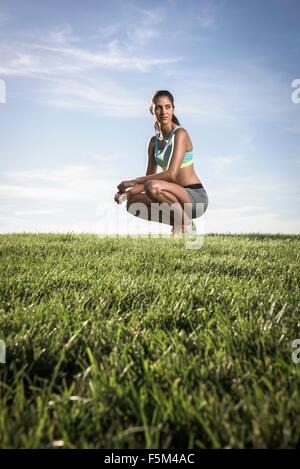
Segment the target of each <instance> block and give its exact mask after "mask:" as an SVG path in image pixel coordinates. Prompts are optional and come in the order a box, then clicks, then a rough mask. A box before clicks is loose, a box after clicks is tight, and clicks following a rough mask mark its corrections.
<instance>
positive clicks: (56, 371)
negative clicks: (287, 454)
mask: <svg viewBox="0 0 300 469" xmlns="http://www.w3.org/2000/svg"><path fill="white" fill-rule="evenodd" d="M0 259H1V264H0V266H1V267H0V269H1V286H0V288H1V290H0V308H1V314H0V339H2V340H4V341H5V343H6V363H3V364H0V447H2V448H51V447H64V448H131V449H134V448H224V447H226V448H253V447H255V448H266V447H268V448H280V447H296V446H299V444H300V418H299V417H300V363H299V364H295V363H294V362H293V360H292V352H293V348H292V341H293V340H294V339H297V338H300V315H299V311H300V292H299V260H300V235H294V236H293V235H281V236H280V235H273V236H271V235H270V236H268V235H256V234H254V235H206V236H205V238H204V245H203V247H202V248H201V249H196V250H193V249H186V248H185V243H184V241H183V240H173V241H172V240H171V239H167V238H149V239H147V238H146V239H142V238H131V237H129V238H110V237H106V238H105V237H104V238H101V237H97V236H96V235H75V234H7V235H4V234H2V235H0Z"/></svg>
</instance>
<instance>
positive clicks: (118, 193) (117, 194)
mask: <svg viewBox="0 0 300 469" xmlns="http://www.w3.org/2000/svg"><path fill="white" fill-rule="evenodd" d="M119 197H120V192H119V191H118V192H117V193H116V194H115V197H114V199H115V202H116V203H117V204H118V203H119Z"/></svg>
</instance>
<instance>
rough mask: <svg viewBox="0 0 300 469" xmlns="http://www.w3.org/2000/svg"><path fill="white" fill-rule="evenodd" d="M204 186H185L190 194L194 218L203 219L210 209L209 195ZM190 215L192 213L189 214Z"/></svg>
mask: <svg viewBox="0 0 300 469" xmlns="http://www.w3.org/2000/svg"><path fill="white" fill-rule="evenodd" d="M201 186H202V184H191V185H189V186H183V187H184V188H185V190H186V191H187V192H188V193H189V196H190V199H191V202H192V204H193V205H192V218H198V217H201V215H203V214H204V213H205V212H206V209H207V207H208V195H207V192H206V190H205V189H204V187H203V186H202V187H201ZM187 213H188V215H189V214H190V212H187Z"/></svg>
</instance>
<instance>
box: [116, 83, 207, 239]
mask: <svg viewBox="0 0 300 469" xmlns="http://www.w3.org/2000/svg"><path fill="white" fill-rule="evenodd" d="M174 110H175V106H174V99H173V96H172V94H171V93H170V92H169V91H167V90H160V91H157V92H156V93H155V94H154V95H153V97H152V101H151V106H150V112H151V113H152V114H153V115H154V116H155V124H154V128H155V131H156V135H155V136H153V137H152V138H151V139H150V142H149V145H148V166H147V171H146V176H142V177H139V178H136V179H133V180H130V181H122V182H121V183H120V184H119V185H118V186H117V187H118V190H119V192H117V194H116V195H115V201H116V202H119V197H122V194H123V193H124V192H125V191H126V189H128V188H130V187H132V189H130V190H129V191H126V195H127V210H128V211H129V212H130V206H131V205H132V204H133V203H135V202H139V203H143V204H144V205H145V207H146V208H147V210H146V211H147V218H146V219H147V220H151V221H159V222H160V223H166V221H165V220H162V221H161V220H160V219H159V220H157V219H155V220H154V219H153V218H151V204H152V203H153V202H155V203H156V204H157V203H163V202H166V203H167V204H168V205H169V206H170V205H172V207H171V210H170V217H169V220H168V221H167V223H168V224H170V225H171V226H172V234H174V235H175V234H179V233H195V232H196V226H195V224H194V223H193V222H192V219H193V218H197V217H199V216H201V215H203V213H204V212H205V211H206V209H207V206H208V196H207V193H206V190H205V189H204V187H203V185H202V184H201V181H200V180H199V178H198V177H197V175H196V173H195V169H194V164H193V153H192V152H193V145H192V142H191V139H190V137H189V134H188V132H187V131H186V130H185V129H184V128H183V127H181V126H180V124H179V121H178V119H177V117H176V116H175V114H174ZM158 165H159V166H161V167H162V169H163V171H162V172H161V173H156V171H157V166H158ZM144 213H145V212H144ZM134 215H135V213H134ZM140 215H141V216H140V217H141V218H145V217H144V216H143V215H142V214H140ZM174 216H175V220H174ZM178 220H180V223H178Z"/></svg>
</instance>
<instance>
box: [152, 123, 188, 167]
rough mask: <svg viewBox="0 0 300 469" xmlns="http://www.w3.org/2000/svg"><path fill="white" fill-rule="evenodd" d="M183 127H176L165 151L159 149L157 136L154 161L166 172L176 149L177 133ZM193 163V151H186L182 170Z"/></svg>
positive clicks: (156, 137)
mask: <svg viewBox="0 0 300 469" xmlns="http://www.w3.org/2000/svg"><path fill="white" fill-rule="evenodd" d="M180 127H181V125H177V127H174V129H173V130H172V132H171V133H170V136H169V138H168V139H167V142H168V143H167V144H166V146H165V147H164V149H163V150H159V149H158V136H157V135H156V136H155V144H154V159H155V161H156V163H157V164H158V165H159V166H160V167H161V168H162V169H163V170H164V171H165V170H166V169H168V166H169V161H170V159H171V156H172V153H173V148H174V138H175V132H176V130H177V129H179V128H180ZM192 163H193V150H190V151H186V152H185V154H184V158H183V161H182V163H181V166H180V168H185V167H186V166H189V165H191V164H192Z"/></svg>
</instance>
